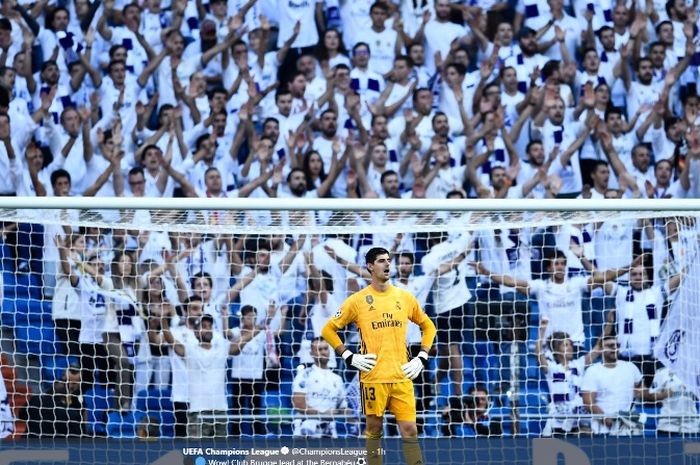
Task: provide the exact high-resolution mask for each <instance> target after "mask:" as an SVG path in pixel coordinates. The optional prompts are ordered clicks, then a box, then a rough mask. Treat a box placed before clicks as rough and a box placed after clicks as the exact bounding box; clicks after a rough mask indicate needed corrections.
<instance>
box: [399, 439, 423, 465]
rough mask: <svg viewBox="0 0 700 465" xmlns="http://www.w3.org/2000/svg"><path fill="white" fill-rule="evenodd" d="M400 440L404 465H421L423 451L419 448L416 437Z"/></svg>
mask: <svg viewBox="0 0 700 465" xmlns="http://www.w3.org/2000/svg"><path fill="white" fill-rule="evenodd" d="M402 442H403V456H404V458H405V459H406V465H423V453H422V452H421V450H420V444H419V443H418V438H404V439H403V441H402Z"/></svg>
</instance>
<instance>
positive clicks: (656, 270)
mask: <svg viewBox="0 0 700 465" xmlns="http://www.w3.org/2000/svg"><path fill="white" fill-rule="evenodd" d="M699 10H700V6H699V5H698V4H697V2H695V1H694V2H686V1H685V0H669V1H668V2H663V1H660V0H646V1H639V0H638V1H636V2H635V1H631V0H628V1H612V0H588V1H586V2H583V1H580V0H574V1H572V2H564V1H563V0H519V1H517V2H499V1H497V0H484V1H478V2H450V1H448V0H430V1H428V0H420V1H419V0H401V1H388V0H377V1H369V0H353V1H350V0H346V1H344V2H343V1H340V2H339V1H338V0H325V1H318V0H317V1H315V2H312V1H310V0H304V1H297V0H279V1H276V0H248V1H247V2H245V1H243V0H211V1H209V2H207V1H205V0H196V1H186V0H173V1H172V2H171V1H167V0H166V1H160V0H156V1H154V0H145V1H143V2H141V3H136V2H134V3H128V2H125V1H121V0H119V1H115V0H105V1H101V0H96V1H94V2H90V1H89V0H75V1H70V0H69V1H57V2H56V1H54V0H39V1H36V2H27V1H24V0H20V1H17V0H5V1H3V2H2V6H1V7H0V141H2V143H1V144H0V171H2V172H3V173H4V175H2V176H0V195H7V196H13V195H17V196H38V197H40V196H105V197H110V196H119V197H122V196H123V197H201V198H204V197H206V198H220V197H234V198H235V197H257V198H272V197H280V198H282V197H284V198H324V197H335V198H356V199H358V202H362V201H364V199H376V198H404V199H410V198H503V199H505V198H538V199H542V198H583V199H612V198H627V197H634V198H671V199H675V198H687V197H690V198H696V197H698V196H700V183H699V179H700V120H699V118H700V115H699V108H698V104H699V103H700V97H699V96H698V94H697V81H698V66H699V65H700V54H698V51H697V47H696V42H697V40H698V38H699V37H700V34H699V33H698V27H699V26H700V21H699V18H698V11H699ZM108 214H109V213H108V212H102V215H104V216H108ZM170 219H171V220H172V221H191V222H193V223H194V222H197V223H200V224H201V223H205V224H212V225H214V224H222V223H225V222H227V221H233V220H234V218H232V217H231V214H230V213H227V212H221V211H209V212H205V213H202V214H201V215H198V216H192V215H191V216H189V217H186V218H181V217H175V216H174V217H172V218H170ZM105 220H110V218H105ZM235 220H236V221H238V220H240V221H243V222H245V223H247V224H250V225H255V226H260V227H262V228H264V227H265V226H268V225H270V224H271V222H272V218H271V216H270V215H269V214H267V213H265V212H263V213H259V212H251V213H248V214H246V215H245V217H244V218H235ZM287 220H288V221H293V220H295V219H294V218H287ZM296 220H298V219H296ZM301 220H302V221H308V222H309V223H308V224H309V226H314V225H323V224H325V223H326V222H327V221H328V220H329V218H328V216H327V215H324V214H323V212H318V213H316V214H314V215H312V216H305V217H303V218H302V219H301ZM130 221H131V222H132V224H134V225H137V226H138V225H141V226H142V227H143V229H142V230H138V229H136V230H131V229H109V230H107V229H104V228H97V227H94V228H86V227H81V228H80V229H73V228H72V227H71V226H70V223H71V218H70V217H66V218H65V223H66V225H65V226H50V225H46V226H41V225H39V224H38V223H36V222H35V223H27V224H25V223H5V224H4V225H3V244H4V246H5V249H4V250H9V251H10V254H11V255H10V258H9V259H7V260H4V262H3V263H4V268H5V271H6V272H9V273H12V274H17V276H20V277H21V276H25V277H26V276H28V277H29V278H27V279H33V280H34V281H33V282H36V283H39V284H38V286H36V288H38V289H39V291H36V290H35V291H31V292H34V294H32V295H31V296H27V297H31V298H33V299H39V300H42V301H44V302H47V301H50V302H52V305H51V309H50V313H51V320H52V325H53V327H52V330H54V331H55V338H56V341H57V344H56V352H57V353H58V354H59V355H62V356H66V357H67V359H66V360H68V362H67V363H66V365H67V366H64V367H63V368H64V369H62V370H58V372H59V374H58V375H57V376H56V377H55V379H53V380H51V382H50V383H43V385H42V386H40V391H41V392H35V393H34V395H33V396H32V397H31V399H30V400H28V405H26V406H25V405H23V406H21V408H16V409H15V408H14V407H11V406H10V400H9V399H10V398H11V396H8V395H7V393H5V392H4V391H3V387H2V386H3V384H2V383H0V436H3V435H13V434H14V435H19V434H21V432H16V431H15V424H16V422H15V418H14V417H15V416H16V417H17V419H18V420H19V421H18V422H17V423H20V422H21V423H23V429H25V430H26V432H27V434H30V435H115V436H119V435H121V434H126V435H128V434H136V431H138V432H139V433H138V434H141V435H145V436H153V435H157V434H165V435H173V434H174V435H178V436H186V435H189V436H190V437H199V436H212V435H219V436H220V435H226V434H233V435H240V434H258V435H264V434H279V433H280V430H279V429H275V428H279V424H278V423H274V422H273V423H271V422H270V421H266V420H265V418H266V417H265V412H268V413H271V412H272V407H273V405H272V402H273V400H272V396H271V395H270V393H271V392H277V393H280V391H282V394H281V395H280V396H281V397H282V398H283V403H284V402H285V400H284V399H286V402H290V404H289V405H288V406H287V407H288V408H290V409H292V410H293V411H294V412H295V420H294V423H293V431H291V432H290V433H293V434H295V435H305V436H329V437H333V436H336V435H338V434H355V435H356V434H358V432H359V431H360V430H361V426H360V425H359V424H358V420H357V418H359V416H357V415H359V414H358V412H357V407H358V398H359V393H358V387H357V380H356V379H354V373H353V372H352V371H350V370H347V369H345V368H344V367H342V364H341V363H338V362H337V361H336V358H335V354H334V353H333V350H332V349H331V348H329V347H328V345H327V344H326V343H325V342H324V341H323V340H321V339H320V338H319V336H320V331H321V328H322V327H323V324H324V322H325V321H326V320H327V319H328V318H329V317H330V316H332V315H333V314H334V313H335V312H336V310H337V308H338V306H339V304H340V303H341V302H342V301H343V300H344V299H345V297H346V296H347V295H349V293H351V292H354V291H355V290H357V289H359V288H360V287H362V286H363V285H364V284H365V281H364V280H365V279H366V278H367V275H366V270H364V269H363V265H364V264H363V262H362V257H364V252H365V251H366V250H367V249H368V248H369V247H371V246H382V247H386V248H387V249H390V250H391V251H392V253H395V257H396V261H395V273H396V276H395V285H397V286H403V287H406V288H408V289H410V290H411V291H412V292H413V293H414V294H415V295H416V296H417V297H418V299H419V301H420V302H421V303H422V304H423V306H424V307H425V308H426V309H428V312H429V314H430V315H431V316H433V318H434V321H435V322H436V324H437V326H438V329H439V332H438V340H439V344H438V347H437V351H438V353H439V355H440V356H439V357H438V358H437V362H436V363H435V366H434V367H433V369H431V370H429V371H428V372H426V373H425V375H424V376H422V378H421V379H420V380H419V381H418V382H417V383H416V387H417V392H418V396H417V400H418V405H419V412H422V413H423V414H426V415H425V418H424V420H423V421H422V428H424V429H425V430H426V431H428V429H429V426H430V422H431V421H432V420H430V418H431V415H430V414H431V412H432V413H435V416H437V417H439V419H438V420H437V423H436V424H437V427H436V429H435V433H436V434H442V435H448V436H450V435H461V436H471V435H488V434H492V435H497V434H498V435H500V434H514V433H517V432H518V428H517V427H515V425H514V424H512V423H509V421H508V419H507V418H505V419H504V420H503V422H502V421H501V420H500V419H496V418H495V417H494V418H493V419H492V418H491V417H490V416H489V412H490V407H489V404H490V403H491V404H497V405H503V408H508V407H507V406H506V404H505V403H504V401H503V398H504V397H507V396H506V395H505V394H506V393H507V392H509V391H510V392H515V391H517V390H518V389H519V390H521V391H525V390H527V389H530V390H531V391H532V392H534V393H535V396H542V395H544V396H546V401H545V402H544V404H549V405H548V410H547V411H548V412H549V413H550V414H553V415H560V417H552V418H550V419H549V420H548V421H547V424H546V425H544V428H543V431H542V434H546V435H551V434H571V433H576V432H580V433H584V432H593V433H595V434H608V433H610V434H632V433H634V432H635V430H636V429H637V426H636V424H635V422H634V421H632V420H630V419H629V418H627V417H625V418H622V417H620V415H619V412H620V411H626V412H629V411H630V409H631V407H632V404H633V402H634V401H635V399H637V400H638V401H639V402H642V403H644V405H648V404H652V405H653V404H654V403H655V402H663V409H665V410H664V412H665V413H666V414H668V415H686V416H687V415H693V414H695V413H696V399H695V398H694V396H693V395H692V393H690V392H689V391H688V390H687V389H685V388H684V387H683V384H682V382H681V381H679V380H678V378H677V377H676V376H675V375H674V374H673V373H671V372H669V371H668V370H667V369H666V368H663V369H658V368H659V367H658V366H657V365H658V363H657V362H656V361H655V360H654V358H653V354H652V347H653V341H654V339H655V338H656V337H657V336H658V335H659V328H660V325H661V321H662V320H663V317H664V315H665V312H666V309H667V307H668V303H669V302H670V301H672V299H673V296H674V295H675V293H676V291H677V289H678V287H679V286H681V285H682V282H683V271H684V267H685V266H686V265H687V263H685V262H683V260H682V259H681V257H682V256H684V254H683V253H682V251H683V250H691V249H692V247H693V244H694V243H695V242H697V227H696V225H695V223H694V222H692V221H690V220H683V219H676V220H674V219H669V220H668V221H663V220H658V221H657V220H654V221H651V220H649V221H642V220H639V221H634V220H624V221H623V220H610V221H601V222H597V223H591V224H585V225H565V226H552V227H542V228H522V229H505V228H504V229H494V228H490V229H485V230H483V231H477V232H475V233H467V232H464V233H454V232H451V233H449V234H448V233H444V234H443V233H431V234H408V233H406V234H398V235H394V234H391V235H387V234H369V233H368V234H356V235H342V234H339V235H326V236H318V235H312V234H309V235H298V236H291V235H290V236H284V235H268V236H254V235H225V234H224V235H211V234H202V233H199V232H192V233H170V234H169V233H166V232H159V231H157V230H151V229H157V227H155V228H149V227H148V226H149V224H150V222H151V218H150V216H149V214H148V212H137V213H135V214H134V215H133V218H131V220H130ZM357 221H358V222H364V223H365V224H367V225H368V227H369V230H371V225H372V224H374V223H375V222H382V221H383V218H382V217H381V215H374V214H371V215H364V216H358V219H357ZM436 221H443V222H449V221H450V218H449V217H440V218H437V219H436ZM5 276H6V277H7V273H6V274H5ZM20 277H17V278H13V279H17V280H19V279H24V278H20ZM16 297H17V296H15V298H16ZM10 301H11V298H9V297H8V298H6V299H4V300H3V314H7V313H10V312H11V311H12V309H11V306H10ZM7 321H8V320H6V319H5V318H3V333H2V334H3V336H5V339H6V340H5V342H7V340H10V341H13V340H15V339H17V338H18V337H19V336H18V331H17V330H18V327H12V326H11V325H8V324H7ZM23 324H25V325H26V324H27V323H26V322H25V323H23ZM415 329H416V328H415V327H411V328H409V331H408V336H407V344H408V347H409V350H411V351H415V352H416V353H417V352H418V350H419V349H420V336H419V335H417V333H416V331H415ZM350 341H351V342H352V339H350ZM5 347H6V345H5V346H3V348H5ZM15 350H16V349H15V348H14V347H13V348H11V350H9V351H8V352H11V353H8V354H6V355H12V353H13V352H14V351H15ZM511 353H512V354H514V355H513V356H511V355H509V354H511ZM29 355H30V356H33V358H34V362H33V363H36V359H38V360H39V363H40V364H42V363H44V361H45V358H44V357H43V354H29ZM52 355H53V354H52ZM414 355H415V354H414ZM29 359H32V357H28V358H27V360H29ZM598 359H602V362H598ZM16 360H19V358H14V357H13V358H12V359H11V365H15V366H17V363H18V362H17V361H16ZM528 360H534V361H535V367H534V369H535V370H534V373H535V374H534V375H532V370H528V369H527V364H528ZM30 361H31V360H30ZM297 366H300V368H297ZM10 371H11V370H6V371H5V373H4V374H5V377H6V378H7V377H8V376H12V374H11V373H10ZM512 373H520V374H519V375H517V376H515V377H513V376H512ZM540 373H541V375H542V380H546V382H545V383H542V382H540ZM513 379H515V380H516V381H515V384H513ZM47 384H49V385H47ZM290 384H291V386H290ZM100 389H101V390H102V391H104V392H105V393H107V394H106V398H108V401H107V400H105V405H104V406H102V407H99V406H97V407H96V406H94V405H93V406H92V409H91V410H90V409H89V407H88V406H86V405H83V404H84V403H86V402H87V399H89V398H90V397H89V396H87V393H88V392H91V393H93V397H92V398H94V397H99V396H96V395H95V394H94V393H95V392H97V391H98V390H100ZM285 390H286V391H285ZM102 391H99V392H102ZM144 392H145V397H144V396H141V394H142V393H144ZM3 394H4V395H3ZM159 396H162V398H161V397H159ZM3 399H6V400H3ZM153 399H156V400H157V402H156V403H158V402H160V401H161V400H162V401H163V402H165V401H166V400H167V402H168V403H169V404H168V405H169V407H168V409H167V410H168V411H169V412H170V413H172V414H173V415H174V418H173V419H172V421H170V423H171V424H173V425H175V426H174V428H172V427H171V428H170V430H168V431H167V432H166V431H165V429H164V428H163V427H162V426H163V424H164V423H167V422H168V421H169V420H170V419H169V417H168V416H167V415H165V414H164V413H163V412H157V414H156V417H151V416H149V415H146V414H145V413H144V412H145V411H146V410H144V408H145V407H143V405H148V403H149V401H151V400H153ZM92 402H93V403H94V401H92ZM277 407H279V408H278V411H283V410H284V407H285V405H281V406H277ZM88 410H90V412H91V413H87V412H88ZM164 410H165V409H164ZM583 411H587V412H590V413H593V414H595V415H597V416H595V417H593V419H592V420H591V419H590V418H588V419H587V420H581V421H579V420H578V419H575V418H573V417H569V416H571V415H576V414H578V413H580V412H583ZM114 413H115V414H116V416H113V414H114ZM100 414H101V415H102V416H101V418H102V420H99V419H98V418H97V417H98V416H99V415H100ZM108 414H109V420H108V419H107V416H108ZM246 414H251V415H252V417H238V416H237V415H246ZM232 415H233V416H232ZM561 415H563V417H562V416H561ZM336 417H339V418H343V419H344V425H343V428H344V431H343V432H342V433H339V431H338V430H339V429H340V426H339V422H336V421H335V418H336ZM231 418H233V420H231ZM115 419H116V420H115ZM113 420H114V421H116V422H117V423H119V424H120V425H121V424H123V423H129V422H131V423H130V424H131V425H132V426H133V430H132V431H131V433H128V432H127V433H124V431H123V430H122V429H118V430H117V429H115V430H112V429H109V430H108V429H107V428H106V425H107V424H109V423H110V422H113ZM337 423H338V424H337ZM535 423H538V422H535ZM158 424H160V425H161V428H160V429H159V428H158ZM154 425H155V426H154ZM657 427H658V431H659V432H664V433H666V434H693V433H697V432H698V431H699V426H698V421H697V419H696V418H692V417H688V418H684V419H682V420H680V421H679V420H676V419H673V418H672V419H671V420H666V421H662V420H660V421H659V422H658V424H657ZM530 433H532V434H540V431H539V429H538V428H535V429H532V430H530ZM655 434H659V433H657V432H655Z"/></svg>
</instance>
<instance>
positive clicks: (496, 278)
mask: <svg viewBox="0 0 700 465" xmlns="http://www.w3.org/2000/svg"><path fill="white" fill-rule="evenodd" d="M470 265H471V266H472V267H474V269H475V270H476V271H477V273H479V274H480V275H484V276H487V277H488V278H489V279H490V280H491V281H493V282H494V283H496V284H502V285H503V286H507V287H513V288H515V290H516V291H518V292H520V293H521V294H525V295H529V294H530V284H529V283H528V282H527V281H526V280H524V279H517V278H515V277H513V276H509V275H505V274H493V273H491V271H490V270H489V269H488V268H486V267H485V266H484V265H483V264H482V263H480V262H472V263H470Z"/></svg>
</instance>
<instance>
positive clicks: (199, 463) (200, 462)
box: [194, 457, 207, 465]
mask: <svg viewBox="0 0 700 465" xmlns="http://www.w3.org/2000/svg"><path fill="white" fill-rule="evenodd" d="M194 465H207V459H205V458H204V457H197V460H195V461H194Z"/></svg>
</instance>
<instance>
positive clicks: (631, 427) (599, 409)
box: [581, 336, 663, 436]
mask: <svg viewBox="0 0 700 465" xmlns="http://www.w3.org/2000/svg"><path fill="white" fill-rule="evenodd" d="M659 394H660V393H658V392H657V393H656V394H652V393H650V392H649V391H648V390H647V389H646V388H645V387H644V385H643V384H642V374H641V373H640V372H639V369H638V368H637V367H636V366H635V365H634V364H633V363H630V362H625V361H623V360H619V359H618V345H617V341H616V340H615V336H605V337H603V361H602V363H596V364H594V365H592V366H590V367H589V368H588V369H587V370H586V374H585V375H584V376H583V381H582V383H581V396H582V397H583V403H584V405H585V407H586V409H587V410H588V411H589V412H590V413H592V414H594V415H598V416H599V417H600V416H602V417H603V418H594V419H593V423H592V426H593V433H594V434H609V435H612V436H630V435H633V434H639V433H640V431H639V430H638V428H637V425H635V424H634V423H633V422H632V421H631V420H630V419H628V418H627V416H628V414H629V412H630V411H631V410H632V403H633V402H634V400H635V399H637V400H642V401H652V402H654V401H656V400H657V399H658V400H660V399H661V398H663V397H661V396H660V395H659ZM657 396H658V397H657Z"/></svg>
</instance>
